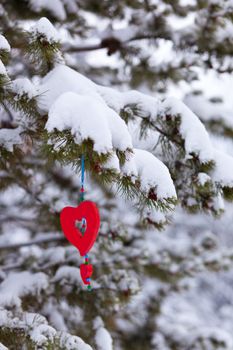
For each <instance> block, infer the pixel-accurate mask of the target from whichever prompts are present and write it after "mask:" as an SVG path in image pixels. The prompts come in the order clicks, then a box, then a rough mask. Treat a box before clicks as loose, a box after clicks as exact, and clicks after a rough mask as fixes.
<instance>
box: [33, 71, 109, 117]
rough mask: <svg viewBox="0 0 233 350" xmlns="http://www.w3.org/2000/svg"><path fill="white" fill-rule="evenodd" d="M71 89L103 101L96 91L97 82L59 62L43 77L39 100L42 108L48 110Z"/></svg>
mask: <svg viewBox="0 0 233 350" xmlns="http://www.w3.org/2000/svg"><path fill="white" fill-rule="evenodd" d="M71 91H72V92H75V93H77V94H80V95H88V96H90V97H91V96H93V97H95V98H96V99H99V100H100V101H103V99H102V98H101V97H100V96H99V94H98V93H97V92H96V91H95V84H94V83H93V82H92V81H91V80H90V79H88V78H86V77H84V76H83V75H82V74H79V73H78V72H76V71H75V70H73V69H71V68H69V67H67V66H66V65H64V64H58V65H57V66H56V67H55V68H54V69H53V70H52V71H51V72H49V73H48V74H47V75H46V76H45V77H44V78H43V79H42V84H41V85H40V93H41V95H42V96H41V99H40V101H39V103H40V107H41V109H43V110H44V111H46V112H47V111H48V110H49V108H50V107H51V105H52V104H53V103H54V102H55V100H56V99H57V98H58V97H59V96H60V95H62V94H63V93H64V92H71Z"/></svg>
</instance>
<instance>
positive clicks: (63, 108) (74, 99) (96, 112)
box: [46, 92, 132, 153]
mask: <svg viewBox="0 0 233 350" xmlns="http://www.w3.org/2000/svg"><path fill="white" fill-rule="evenodd" d="M46 129H47V130H48V131H49V132H51V131H53V130H54V129H57V130H59V131H63V130H67V129H70V131H71V133H72V135H73V136H74V139H75V142H76V143H77V144H81V143H82V142H83V141H84V140H87V139H91V140H92V141H93V143H94V150H95V151H96V152H98V153H108V152H111V151H112V149H113V147H115V148H117V149H119V150H121V151H125V150H126V149H127V148H132V143H131V138H130V135H129V133H128V130H127V127H126V124H125V123H124V121H123V120H122V119H121V118H120V117H119V116H118V115H117V114H116V113H115V112H114V111H113V110H111V109H110V108H109V107H108V106H107V105H105V104H104V103H103V102H101V101H99V100H98V99H96V98H95V97H89V96H80V95H78V94H75V93H73V92H67V93H64V94H63V95H61V96H60V97H59V98H58V99H57V100H56V101H55V102H54V104H53V105H52V106H51V108H50V110H49V117H48V121H47V123H46Z"/></svg>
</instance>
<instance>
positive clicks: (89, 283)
mask: <svg viewBox="0 0 233 350" xmlns="http://www.w3.org/2000/svg"><path fill="white" fill-rule="evenodd" d="M84 180H85V160H84V155H82V157H81V190H80V203H81V202H83V201H84V197H85V189H84ZM85 228H86V220H85V218H82V223H81V232H82V233H83V234H84V232H85ZM88 264H89V257H88V254H86V255H85V265H88ZM86 281H87V282H88V284H87V289H88V290H89V291H91V279H90V278H87V279H86Z"/></svg>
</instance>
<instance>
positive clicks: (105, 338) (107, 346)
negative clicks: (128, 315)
mask: <svg viewBox="0 0 233 350" xmlns="http://www.w3.org/2000/svg"><path fill="white" fill-rule="evenodd" d="M94 329H96V334H95V342H96V346H97V350H112V349H113V345H112V337H111V335H110V333H109V332H108V331H107V329H106V328H105V327H104V324H103V321H102V319H101V318H100V317H99V316H98V317H96V318H95V320H94Z"/></svg>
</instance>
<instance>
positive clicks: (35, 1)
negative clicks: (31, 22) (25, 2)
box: [29, 0, 66, 21]
mask: <svg viewBox="0 0 233 350" xmlns="http://www.w3.org/2000/svg"><path fill="white" fill-rule="evenodd" d="M29 4H30V6H31V9H32V10H33V11H35V12H41V10H48V11H49V12H50V13H51V14H52V15H53V16H54V17H56V18H57V19H59V20H61V21H64V20H65V19H66V12H65V9H64V5H63V3H62V1H61V0H53V1H50V0H29Z"/></svg>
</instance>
